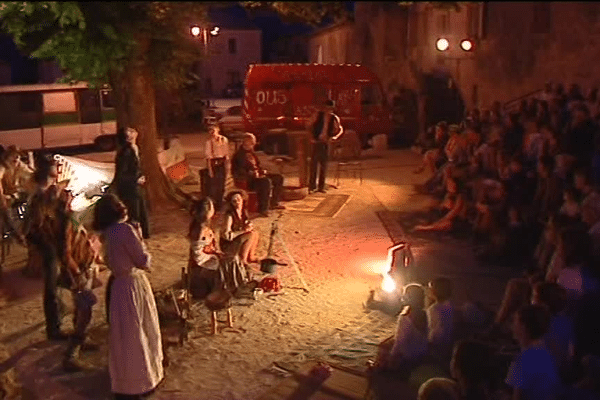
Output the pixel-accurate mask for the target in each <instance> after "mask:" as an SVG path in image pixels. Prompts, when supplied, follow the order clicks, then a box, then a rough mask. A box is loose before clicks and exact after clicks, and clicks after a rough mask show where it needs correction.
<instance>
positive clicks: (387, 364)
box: [375, 284, 428, 377]
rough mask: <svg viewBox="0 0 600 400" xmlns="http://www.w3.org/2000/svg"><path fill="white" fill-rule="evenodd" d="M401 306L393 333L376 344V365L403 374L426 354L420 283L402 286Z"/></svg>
mask: <svg viewBox="0 0 600 400" xmlns="http://www.w3.org/2000/svg"><path fill="white" fill-rule="evenodd" d="M403 304H405V306H404V308H403V310H402V311H401V312H400V314H399V315H398V322H397V324H396V334H395V335H394V336H392V337H389V338H388V339H386V340H384V341H383V342H382V343H381V344H380V345H379V346H380V347H379V355H378V360H377V362H376V363H375V365H376V368H377V369H381V370H385V369H388V370H395V371H397V372H400V373H401V374H403V375H404V376H405V377H407V374H408V373H409V372H410V370H411V368H412V367H414V366H416V365H417V364H418V363H419V362H420V361H421V360H422V359H423V357H425V355H426V354H427V350H428V344H427V316H426V314H425V310H424V307H425V290H424V289H423V287H422V286H421V285H418V284H410V285H407V286H406V287H405V288H404V296H403Z"/></svg>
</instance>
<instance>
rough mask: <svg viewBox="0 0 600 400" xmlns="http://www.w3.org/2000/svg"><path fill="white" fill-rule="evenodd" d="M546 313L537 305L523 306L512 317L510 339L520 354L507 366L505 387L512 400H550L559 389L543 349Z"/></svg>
mask: <svg viewBox="0 0 600 400" xmlns="http://www.w3.org/2000/svg"><path fill="white" fill-rule="evenodd" d="M549 327H550V313H549V312H548V310H547V308H546V307H544V306H540V305H526V306H523V307H521V308H520V309H519V310H518V311H517V313H516V314H515V318H514V321H513V329H512V330H513V337H514V339H515V340H516V341H517V342H518V344H519V347H520V348H521V353H520V354H519V355H518V356H517V357H516V358H515V359H514V361H513V362H512V363H511V365H510V368H509V370H508V374H507V376H506V380H505V382H506V384H507V385H508V386H510V387H511V388H512V389H513V395H512V398H513V400H538V399H539V400H551V399H555V398H556V397H555V396H557V395H558V394H560V393H561V392H562V390H563V387H562V383H561V381H560V378H559V375H558V369H557V366H556V363H555V361H554V358H553V357H552V355H551V354H550V352H549V351H548V350H547V349H546V347H545V346H544V336H545V335H546V333H547V332H548V328H549Z"/></svg>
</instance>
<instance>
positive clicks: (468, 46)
mask: <svg viewBox="0 0 600 400" xmlns="http://www.w3.org/2000/svg"><path fill="white" fill-rule="evenodd" d="M460 48H461V49H463V50H464V51H471V50H473V42H472V41H470V40H469V39H463V40H461V41H460Z"/></svg>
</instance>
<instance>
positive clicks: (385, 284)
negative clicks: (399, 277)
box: [381, 274, 396, 293]
mask: <svg viewBox="0 0 600 400" xmlns="http://www.w3.org/2000/svg"><path fill="white" fill-rule="evenodd" d="M381 289H383V291H384V292H386V293H392V292H393V291H394V290H396V282H394V279H393V278H392V277H391V276H390V275H389V274H384V275H383V280H382V281H381Z"/></svg>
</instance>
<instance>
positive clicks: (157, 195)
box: [0, 1, 343, 204]
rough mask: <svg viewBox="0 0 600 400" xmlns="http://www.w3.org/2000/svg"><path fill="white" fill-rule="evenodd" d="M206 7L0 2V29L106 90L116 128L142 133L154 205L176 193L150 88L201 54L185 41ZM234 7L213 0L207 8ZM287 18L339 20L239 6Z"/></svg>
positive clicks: (298, 9)
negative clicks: (160, 152) (164, 162)
mask: <svg viewBox="0 0 600 400" xmlns="http://www.w3.org/2000/svg"><path fill="white" fill-rule="evenodd" d="M207 4H208V3H203V2H157V1H155V2H0V20H2V29H3V30H5V31H6V32H7V33H9V34H10V35H11V36H12V37H13V40H14V41H15V43H16V44H17V46H19V47H20V48H21V49H22V50H23V51H25V52H26V53H27V54H30V56H31V57H35V58H42V59H48V58H50V59H54V60H56V61H57V62H58V64H59V66H60V67H61V68H62V69H63V71H64V73H65V76H64V78H63V79H62V80H63V81H68V82H73V81H87V82H89V84H90V86H92V87H99V86H101V85H105V84H110V86H111V88H112V89H113V91H114V94H115V99H116V109H117V123H118V126H121V127H123V126H131V127H133V128H135V129H136V130H137V131H138V132H139V133H140V135H139V139H138V140H139V146H140V158H141V164H142V170H143V171H144V174H145V175H146V177H147V178H148V179H147V182H148V183H147V189H148V194H149V200H150V203H151V204H156V203H159V202H163V201H165V200H167V199H168V198H170V197H173V196H170V195H173V194H174V191H173V188H172V185H171V184H170V182H169V181H168V179H167V178H166V177H165V175H164V174H163V173H162V170H161V169H160V166H159V163H158V157H157V152H156V148H157V141H158V135H157V126H156V112H155V107H156V106H155V101H156V100H155V85H163V86H165V87H166V88H176V87H178V86H180V85H181V84H183V83H184V81H185V78H186V72H188V71H189V69H190V67H191V63H192V62H193V61H194V60H197V59H198V57H200V56H201V53H200V48H199V46H197V43H196V42H195V41H194V39H193V38H192V36H191V35H190V31H189V29H190V27H191V26H192V25H197V24H198V25H201V24H202V23H203V22H206V20H207V9H208V5H207ZM232 4H235V3H231V2H211V3H210V7H225V6H229V5H232ZM241 4H242V5H243V6H244V7H246V8H247V9H250V10H252V9H257V8H265V7H266V8H270V9H273V10H275V11H276V12H278V13H279V14H280V15H281V16H283V17H284V18H287V19H293V20H297V21H302V22H308V23H312V24H317V23H319V22H320V21H322V19H323V18H324V17H326V16H328V15H333V16H340V15H342V14H343V12H342V8H343V6H342V5H341V4H340V3H339V2H306V3H304V2H241Z"/></svg>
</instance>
